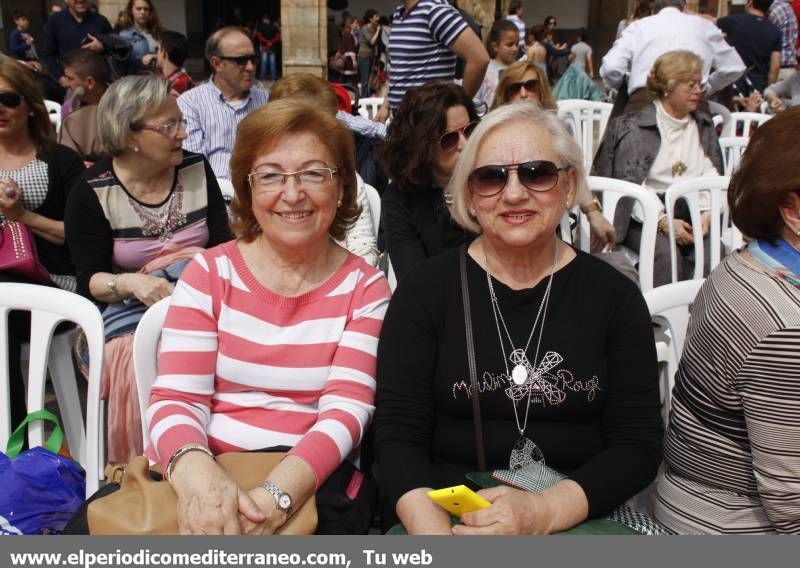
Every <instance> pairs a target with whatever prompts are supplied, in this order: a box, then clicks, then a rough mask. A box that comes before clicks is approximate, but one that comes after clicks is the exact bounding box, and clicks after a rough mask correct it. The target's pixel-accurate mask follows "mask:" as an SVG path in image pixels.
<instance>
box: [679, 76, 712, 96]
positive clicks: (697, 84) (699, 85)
mask: <svg viewBox="0 0 800 568" xmlns="http://www.w3.org/2000/svg"><path fill="white" fill-rule="evenodd" d="M681 82H682V83H684V84H685V85H686V86H687V87H689V92H690V93H691V92H693V91H694V90H695V89H698V90H699V91H700V92H701V93H702V92H704V91H705V90H706V87H707V83H706V82H705V81H703V80H700V81H695V80H694V79H688V80H686V81H681Z"/></svg>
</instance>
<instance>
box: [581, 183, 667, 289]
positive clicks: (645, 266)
mask: <svg viewBox="0 0 800 568" xmlns="http://www.w3.org/2000/svg"><path fill="white" fill-rule="evenodd" d="M588 182H589V189H590V190H591V191H593V192H601V193H602V198H601V201H602V204H603V215H604V216H605V218H606V219H608V221H609V222H611V223H613V222H614V212H615V211H616V209H617V203H619V200H620V198H622V197H632V198H633V199H635V200H636V201H638V202H639V204H640V205H641V207H642V212H643V222H642V240H641V244H640V245H639V250H638V251H634V252H636V253H638V255H639V264H638V270H639V286H640V287H641V289H642V292H645V291H647V290H650V289H651V288H652V287H653V264H654V262H655V256H656V234H657V232H658V216H659V214H660V211H661V203H660V201H659V200H658V197H656V195H655V194H654V193H653V192H651V191H649V190H647V189H645V188H643V187H642V186H641V185H636V184H635V183H631V182H628V181H622V180H619V179H612V178H605V177H600V176H589V178H588ZM580 219H581V248H582V249H583V250H585V251H588V250H589V221H588V220H587V219H586V216H585V215H581V217H580Z"/></svg>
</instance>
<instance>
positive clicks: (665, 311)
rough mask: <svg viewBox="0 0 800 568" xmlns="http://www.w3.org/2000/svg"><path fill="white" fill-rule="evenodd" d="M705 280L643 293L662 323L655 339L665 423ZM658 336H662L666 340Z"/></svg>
mask: <svg viewBox="0 0 800 568" xmlns="http://www.w3.org/2000/svg"><path fill="white" fill-rule="evenodd" d="M703 282H705V280H685V281H683V282H673V283H672V284H665V285H664V286H659V287H658V288H654V289H652V290H648V291H647V292H645V293H644V300H645V302H647V308H648V310H649V311H650V317H651V318H653V320H654V321H656V322H657V323H659V324H660V325H661V326H662V327H661V328H660V331H661V333H659V332H657V333H658V335H661V336H662V337H660V338H657V340H656V353H657V355H658V362H659V388H660V391H661V410H662V415H663V418H664V423H665V424H666V423H667V419H668V417H669V409H670V406H671V402H672V388H673V387H674V386H675V373H676V372H677V370H678V362H679V361H680V358H681V354H682V353H683V344H684V341H685V340H686V330H687V328H688V326H689V315H690V310H691V306H692V304H693V303H694V299H695V297H696V296H697V293H698V292H699V291H700V288H701V287H702V285H703ZM662 334H663V335H662ZM658 339H663V341H660V340H658Z"/></svg>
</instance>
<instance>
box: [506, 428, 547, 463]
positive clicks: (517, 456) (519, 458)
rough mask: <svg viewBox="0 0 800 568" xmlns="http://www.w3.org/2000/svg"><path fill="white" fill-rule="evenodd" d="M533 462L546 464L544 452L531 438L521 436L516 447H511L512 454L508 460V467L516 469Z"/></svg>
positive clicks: (515, 444)
mask: <svg viewBox="0 0 800 568" xmlns="http://www.w3.org/2000/svg"><path fill="white" fill-rule="evenodd" d="M532 463H541V464H544V454H542V450H540V449H539V446H537V445H536V444H534V443H533V441H532V440H531V439H530V438H526V437H525V436H520V437H519V438H518V439H517V441H516V442H514V447H513V448H511V456H510V457H509V460H508V469H510V470H512V471H513V470H515V469H520V468H523V467H525V466H527V465H530V464H532Z"/></svg>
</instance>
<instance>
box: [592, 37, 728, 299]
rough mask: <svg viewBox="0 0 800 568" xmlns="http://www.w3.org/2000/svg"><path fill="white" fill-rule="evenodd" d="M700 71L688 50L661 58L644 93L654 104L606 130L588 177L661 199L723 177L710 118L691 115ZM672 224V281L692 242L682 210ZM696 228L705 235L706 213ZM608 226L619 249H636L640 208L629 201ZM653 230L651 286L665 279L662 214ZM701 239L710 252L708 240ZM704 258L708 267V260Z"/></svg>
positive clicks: (686, 268) (687, 269) (685, 271)
mask: <svg viewBox="0 0 800 568" xmlns="http://www.w3.org/2000/svg"><path fill="white" fill-rule="evenodd" d="M702 68H703V62H702V60H701V59H700V58H699V57H698V56H697V55H695V54H693V53H691V52H688V51H671V52H668V53H665V54H664V55H662V56H661V57H659V58H658V59H657V60H656V62H655V63H654V64H653V69H652V70H651V71H650V76H649V77H648V79H647V87H648V89H649V90H650V91H651V94H652V95H653V96H654V99H655V100H654V101H653V102H652V103H651V104H649V105H647V106H646V107H645V108H643V109H642V110H640V111H637V112H633V113H629V114H624V115H622V116H620V117H618V118H617V119H616V120H615V121H613V122H612V123H611V124H609V126H608V129H607V130H606V134H605V138H604V139H603V144H602V145H601V147H600V149H599V151H598V153H597V156H596V158H595V161H594V166H593V173H594V175H598V176H604V177H611V178H616V179H622V180H625V181H630V182H633V183H637V184H642V185H643V186H644V187H646V188H647V189H650V190H653V191H656V192H659V194H660V195H662V196H663V192H664V191H666V189H667V188H668V187H669V186H670V185H672V184H673V183H675V182H677V181H680V180H684V179H691V178H695V177H700V176H717V175H721V172H722V171H723V167H722V153H721V151H720V149H719V142H718V139H717V133H716V131H715V130H714V126H713V123H712V121H711V116H710V115H708V114H707V113H704V112H702V111H699V110H697V105H698V103H699V102H700V97H701V95H702V92H703V85H702ZM662 200H663V197H662ZM701 202H702V197H701ZM673 223H674V227H675V235H676V241H677V244H678V245H679V246H678V253H679V254H678V277H679V278H683V276H684V275H687V276H688V275H689V274H691V272H692V269H693V265H694V246H693V243H694V240H693V237H692V226H691V224H690V223H689V216H688V211H687V210H682V209H681V204H679V207H678V208H677V211H676V219H675V221H674V222H673ZM702 223H703V235H708V229H709V225H710V215H709V213H708V211H704V212H703V214H702ZM614 227H615V229H616V231H617V242H618V243H619V244H621V245H624V246H627V247H629V248H631V249H633V250H639V243H640V240H641V236H642V218H641V211H640V210H639V207H638V205H635V204H634V203H633V201H632V200H630V199H623V200H621V201H620V204H619V205H618V207H617V210H616V213H615V217H614ZM658 231H659V234H658V237H657V239H656V255H655V266H654V273H653V284H654V285H655V286H660V285H662V284H666V283H668V282H670V280H671V270H670V259H669V257H670V254H669V225H668V224H667V218H666V213H665V212H663V211H662V214H661V216H660V218H659V221H658ZM705 241H706V242H705V245H706V246H708V238H707V237H706V238H705ZM705 259H706V262H708V259H709V254H706V255H705ZM706 271H708V266H706Z"/></svg>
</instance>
